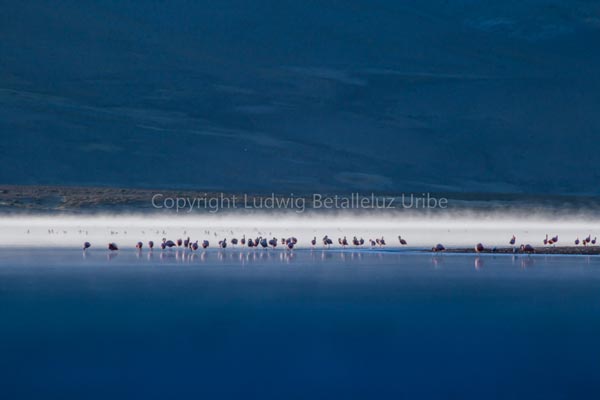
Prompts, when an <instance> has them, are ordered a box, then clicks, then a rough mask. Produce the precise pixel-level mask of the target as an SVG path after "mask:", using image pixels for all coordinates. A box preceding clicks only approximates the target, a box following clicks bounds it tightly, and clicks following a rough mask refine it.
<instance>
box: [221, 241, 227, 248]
mask: <svg viewBox="0 0 600 400" xmlns="http://www.w3.org/2000/svg"><path fill="white" fill-rule="evenodd" d="M219 247H220V248H222V249H224V248H226V247H227V239H223V240H219Z"/></svg>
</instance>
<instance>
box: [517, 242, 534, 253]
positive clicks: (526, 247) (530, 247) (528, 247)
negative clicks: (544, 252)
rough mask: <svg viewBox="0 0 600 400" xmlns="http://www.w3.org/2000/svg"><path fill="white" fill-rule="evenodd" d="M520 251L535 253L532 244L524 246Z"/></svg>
mask: <svg viewBox="0 0 600 400" xmlns="http://www.w3.org/2000/svg"><path fill="white" fill-rule="evenodd" d="M520 249H521V251H522V252H524V253H535V249H534V248H533V246H532V245H530V244H522V245H521V247H520Z"/></svg>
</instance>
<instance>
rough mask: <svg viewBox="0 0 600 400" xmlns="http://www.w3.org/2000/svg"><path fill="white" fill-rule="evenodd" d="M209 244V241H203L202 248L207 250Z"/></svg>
mask: <svg viewBox="0 0 600 400" xmlns="http://www.w3.org/2000/svg"><path fill="white" fill-rule="evenodd" d="M208 244H209V243H208V240H203V241H202V248H203V249H206V248H207V247H208Z"/></svg>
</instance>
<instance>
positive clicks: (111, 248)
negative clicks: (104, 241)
mask: <svg viewBox="0 0 600 400" xmlns="http://www.w3.org/2000/svg"><path fill="white" fill-rule="evenodd" d="M108 249H109V250H110V251H117V250H119V246H117V244H116V243H109V244H108Z"/></svg>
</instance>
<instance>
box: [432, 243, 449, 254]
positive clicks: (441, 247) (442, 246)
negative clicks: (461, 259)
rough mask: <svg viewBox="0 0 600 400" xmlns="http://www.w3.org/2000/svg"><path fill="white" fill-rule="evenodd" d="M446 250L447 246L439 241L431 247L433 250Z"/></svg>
mask: <svg viewBox="0 0 600 400" xmlns="http://www.w3.org/2000/svg"><path fill="white" fill-rule="evenodd" d="M445 250H446V248H445V247H444V245H443V244H441V243H438V244H436V245H435V247H432V248H431V251H434V252H438V251H445Z"/></svg>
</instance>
